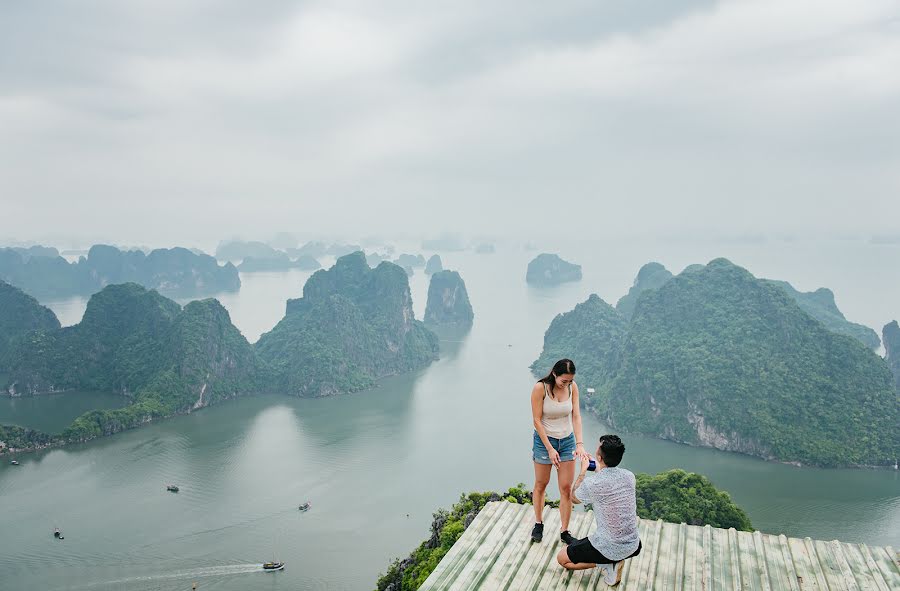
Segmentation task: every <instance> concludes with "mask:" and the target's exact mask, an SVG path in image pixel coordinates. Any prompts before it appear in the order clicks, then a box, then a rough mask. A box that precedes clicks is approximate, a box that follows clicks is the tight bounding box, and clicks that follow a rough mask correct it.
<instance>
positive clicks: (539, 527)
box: [531, 523, 544, 542]
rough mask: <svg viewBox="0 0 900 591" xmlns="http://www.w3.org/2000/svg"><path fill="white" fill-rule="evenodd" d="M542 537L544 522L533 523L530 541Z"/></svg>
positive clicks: (538, 539)
mask: <svg viewBox="0 0 900 591" xmlns="http://www.w3.org/2000/svg"><path fill="white" fill-rule="evenodd" d="M543 539H544V524H543V523H535V524H534V529H532V530H531V541H532V542H540V541H541V540H543Z"/></svg>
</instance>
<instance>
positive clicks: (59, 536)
mask: <svg viewBox="0 0 900 591" xmlns="http://www.w3.org/2000/svg"><path fill="white" fill-rule="evenodd" d="M53 537H54V538H56V539H57V540H65V539H66V537H65V536H64V535H62V532H60V531H59V528H58V527H54V528H53Z"/></svg>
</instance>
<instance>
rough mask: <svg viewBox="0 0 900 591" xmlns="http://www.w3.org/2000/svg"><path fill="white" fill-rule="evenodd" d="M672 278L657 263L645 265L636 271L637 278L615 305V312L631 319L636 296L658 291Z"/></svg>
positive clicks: (666, 270)
mask: <svg viewBox="0 0 900 591" xmlns="http://www.w3.org/2000/svg"><path fill="white" fill-rule="evenodd" d="M672 277H674V275H672V274H671V273H670V272H669V271H668V269H666V268H665V267H663V266H662V265H661V264H659V263H647V264H646V265H644V266H643V267H641V269H640V270H639V271H638V274H637V277H635V279H634V285H632V286H631V289H629V290H628V293H627V294H626V295H624V296H622V298H621V299H620V300H619V302H618V303H617V304H616V310H618V311H619V313H620V314H621V315H622V316H624V317H625V318H629V319H630V318H631V315H632V314H633V313H634V306H635V304H637V299H638V296H640V295H641V293H643V292H645V291H647V290H648V289H659V288H660V287H662V285H663V284H664V283H666V282H667V281H668V280H669V279H671V278H672Z"/></svg>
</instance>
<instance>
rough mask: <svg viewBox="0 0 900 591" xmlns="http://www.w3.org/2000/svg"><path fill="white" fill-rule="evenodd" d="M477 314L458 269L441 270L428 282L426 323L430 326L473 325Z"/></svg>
mask: <svg viewBox="0 0 900 591" xmlns="http://www.w3.org/2000/svg"><path fill="white" fill-rule="evenodd" d="M474 318H475V314H474V313H473V312H472V304H471V303H470V302H469V293H468V292H467V291H466V283H465V281H463V279H462V277H460V276H459V273H457V272H456V271H439V272H437V273H434V274H433V275H432V276H431V282H430V283H429V284H428V302H427V304H426V306H425V324H426V325H428V326H471V324H472V320H473V319H474Z"/></svg>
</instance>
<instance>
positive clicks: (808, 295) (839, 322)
mask: <svg viewBox="0 0 900 591" xmlns="http://www.w3.org/2000/svg"><path fill="white" fill-rule="evenodd" d="M766 281H768V282H769V283H771V284H773V285H777V286H778V287H780V288H782V289H783V290H784V291H785V292H787V294H788V295H789V296H791V298H793V300H794V301H795V302H797V305H799V306H800V308H801V309H802V310H803V311H804V312H806V313H807V314H809V315H810V316H812V317H813V318H815V319H816V320H818V321H819V322H821V323H822V324H824V325H825V327H826V328H828V329H829V330H833V331H834V332H836V333H840V334H845V335H847V336H851V337H853V338H855V339H856V340H858V341H859V342H861V343H863V344H864V345H866V346H867V347H869V348H870V349H877V348H878V346H879V345H880V344H881V342H880V341H879V339H878V333H876V332H875V331H874V330H872V329H871V328H869V327H868V326H863V325H862V324H856V323H854V322H850V321H849V320H847V319H846V318H844V314H843V313H842V312H841V311H840V310H839V309H838V307H837V304H836V303H835V302H834V293H833V292H832V291H831V290H830V289H827V288H825V287H820V288H819V289H817V290H816V291H810V292H802V291H797V290H796V289H794V287H793V286H792V285H791V284H790V283H788V282H787V281H775V280H772V279H767V280H766Z"/></svg>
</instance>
